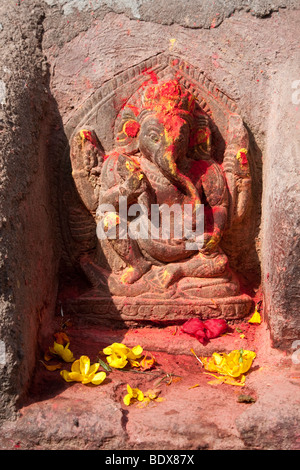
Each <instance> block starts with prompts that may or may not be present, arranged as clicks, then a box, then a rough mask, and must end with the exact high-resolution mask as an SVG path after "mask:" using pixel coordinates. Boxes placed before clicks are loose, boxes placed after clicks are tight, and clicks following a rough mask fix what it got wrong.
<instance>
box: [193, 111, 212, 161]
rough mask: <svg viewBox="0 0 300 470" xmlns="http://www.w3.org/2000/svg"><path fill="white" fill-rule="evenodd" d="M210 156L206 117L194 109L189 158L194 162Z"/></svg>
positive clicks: (209, 137) (209, 139)
mask: <svg viewBox="0 0 300 470" xmlns="http://www.w3.org/2000/svg"><path fill="white" fill-rule="evenodd" d="M210 155H211V129H210V125H209V118H208V116H207V115H206V114H205V113H204V112H202V110H200V109H196V110H195V112H194V114H193V120H192V123H191V132H190V141H189V156H190V158H193V159H195V160H199V159H207V158H209V157H210Z"/></svg>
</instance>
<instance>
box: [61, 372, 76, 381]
mask: <svg viewBox="0 0 300 470" xmlns="http://www.w3.org/2000/svg"><path fill="white" fill-rule="evenodd" d="M71 373H72V372H69V371H67V370H61V371H60V375H61V376H62V378H63V379H64V380H65V381H66V382H74V380H75V379H74V378H73V377H70V375H71Z"/></svg>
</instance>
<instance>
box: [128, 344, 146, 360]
mask: <svg viewBox="0 0 300 470" xmlns="http://www.w3.org/2000/svg"><path fill="white" fill-rule="evenodd" d="M142 353H143V348H142V346H140V345H137V346H134V347H133V348H132V349H131V350H130V351H129V352H128V354H127V357H128V358H129V359H139V358H140V357H141V355H142Z"/></svg>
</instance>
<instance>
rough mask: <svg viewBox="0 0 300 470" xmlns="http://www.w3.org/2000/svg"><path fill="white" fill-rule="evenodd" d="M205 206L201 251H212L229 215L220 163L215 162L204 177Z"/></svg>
mask: <svg viewBox="0 0 300 470" xmlns="http://www.w3.org/2000/svg"><path fill="white" fill-rule="evenodd" d="M202 188H203V193H204V194H205V197H206V201H207V205H206V207H205V234H204V246H203V249H202V250H201V251H205V252H212V251H213V250H214V249H215V247H216V246H217V245H218V244H219V243H220V241H221V239H222V236H223V233H224V230H225V227H226V222H227V216H228V190H227V185H226V180H225V177H224V175H223V172H222V170H221V168H220V167H219V165H217V164H216V163H215V162H213V163H212V164H211V165H210V166H209V167H208V169H207V171H206V173H205V175H203V177H202Z"/></svg>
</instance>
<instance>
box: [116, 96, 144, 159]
mask: <svg viewBox="0 0 300 470" xmlns="http://www.w3.org/2000/svg"><path fill="white" fill-rule="evenodd" d="M116 131H117V132H116V135H115V143H116V147H117V149H118V151H119V152H120V153H125V154H127V155H134V154H135V153H137V152H138V150H139V142H138V140H139V139H138V137H139V133H140V123H139V121H138V117H137V115H136V113H134V112H133V110H132V109H131V108H130V107H129V106H128V105H127V106H126V108H124V110H123V112H122V115H121V119H120V121H119V123H118V126H117V129H116Z"/></svg>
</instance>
